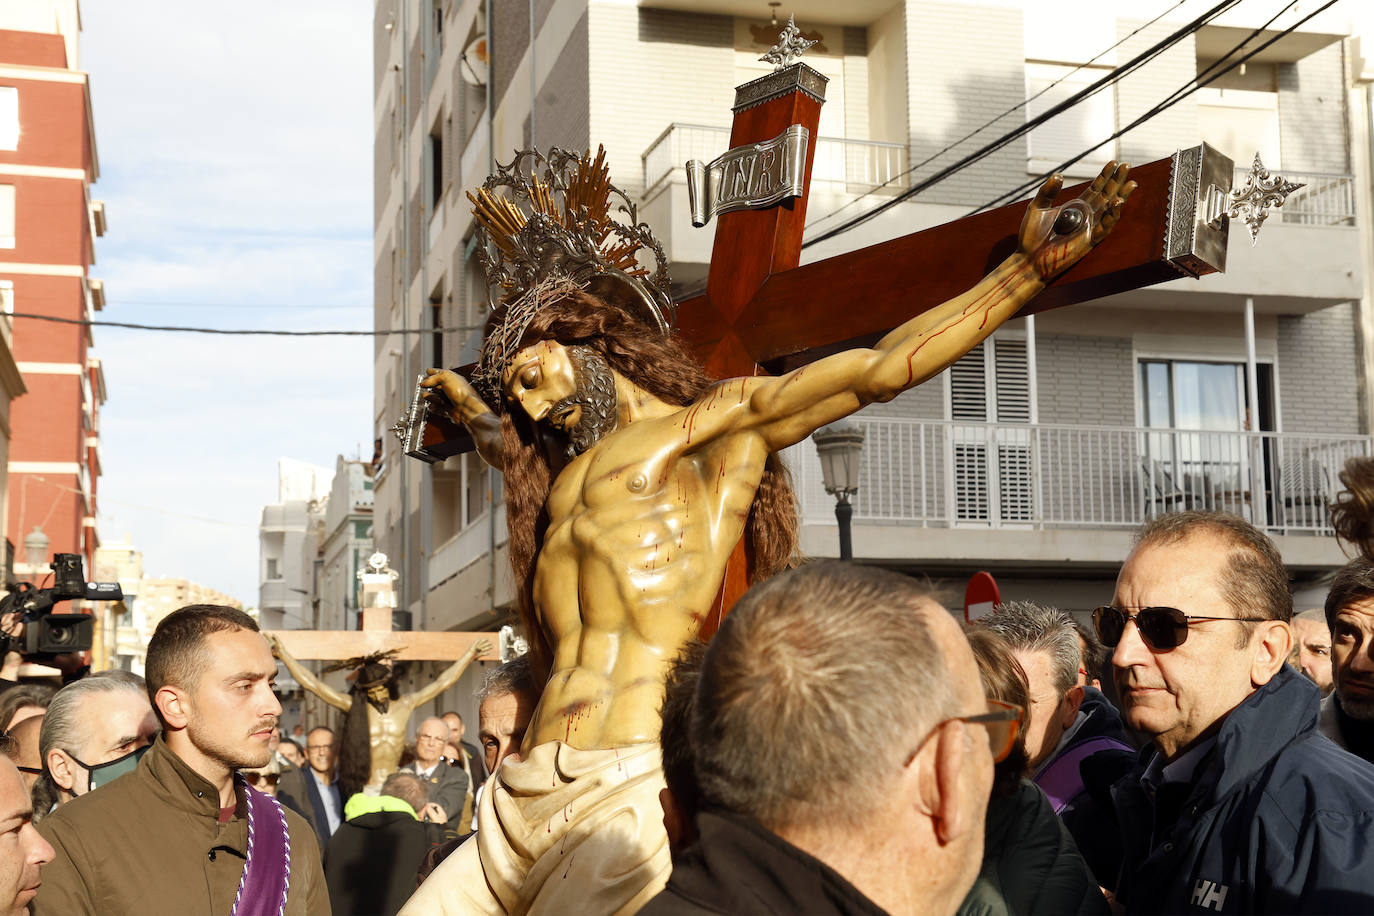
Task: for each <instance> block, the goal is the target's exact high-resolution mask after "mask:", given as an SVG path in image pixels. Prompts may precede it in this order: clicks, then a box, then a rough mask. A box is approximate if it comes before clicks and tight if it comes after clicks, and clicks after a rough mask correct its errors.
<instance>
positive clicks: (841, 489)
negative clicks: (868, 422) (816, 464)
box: [811, 423, 864, 560]
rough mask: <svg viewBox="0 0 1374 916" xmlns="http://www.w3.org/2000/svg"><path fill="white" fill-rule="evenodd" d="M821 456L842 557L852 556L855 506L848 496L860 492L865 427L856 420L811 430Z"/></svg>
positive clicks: (846, 558) (823, 477)
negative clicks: (833, 502) (837, 527)
mask: <svg viewBox="0 0 1374 916" xmlns="http://www.w3.org/2000/svg"><path fill="white" fill-rule="evenodd" d="M811 441H812V442H815V443H816V452H817V453H818V454H819V455H820V457H821V479H822V480H824V481H825V492H827V493H829V494H830V495H831V496H833V497H835V520H836V521H837V522H839V525H840V559H841V560H852V559H853V558H854V549H853V546H852V544H851V542H850V537H849V521H850V519H851V518H853V517H854V507H853V506H852V505H851V504H850V502H849V498H850V497H851V496H853V495H854V494H855V493H857V492H859V455H860V454H861V453H862V452H863V448H864V431H863V427H862V426H859V425H858V424H857V423H833V424H831V425H830V426H826V427H823V428H821V429H818V430H816V431H815V432H814V433H812V434H811Z"/></svg>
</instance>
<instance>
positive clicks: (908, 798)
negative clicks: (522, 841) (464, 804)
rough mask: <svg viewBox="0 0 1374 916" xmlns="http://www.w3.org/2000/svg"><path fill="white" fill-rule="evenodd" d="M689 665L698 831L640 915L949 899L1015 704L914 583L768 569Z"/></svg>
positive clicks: (975, 856)
mask: <svg viewBox="0 0 1374 916" xmlns="http://www.w3.org/2000/svg"><path fill="white" fill-rule="evenodd" d="M699 677H700V680H699V682H698V685H697V688H696V694H695V697H696V706H695V709H694V712H693V714H692V724H691V729H690V732H691V740H690V744H691V753H692V754H693V757H694V764H695V765H694V767H693V769H694V772H695V774H696V777H697V782H698V784H699V785H698V789H699V792H700V796H701V799H702V802H703V807H702V808H701V810H700V811H699V812H698V813H697V817H696V826H697V832H698V836H699V840H698V841H697V842H696V843H693V844H692V845H690V846H689V847H687V849H686V850H685V851H683V853H682V854H681V855H680V856H679V858H678V860H677V861H676V862H675V863H674V865H673V873H672V877H671V878H670V879H669V881H668V886H667V888H666V889H665V890H664V891H663V892H662V893H661V894H659V895H658V896H657V897H655V898H654V899H653V900H651V901H650V902H649V903H648V905H647V906H646V907H645V908H644V909H643V910H641V911H640V913H641V916H676V914H701V913H787V914H791V913H812V914H819V913H877V912H888V913H892V914H915V913H921V914H933V916H941V914H950V913H953V912H954V911H955V910H956V909H957V908H958V906H959V904H960V902H961V901H962V900H963V898H964V895H965V894H966V893H967V891H968V889H969V887H971V886H972V884H973V880H974V878H975V877H976V876H977V874H978V869H979V865H980V863H981V861H982V853H983V821H984V815H985V812H986V809H987V803H988V794H989V792H990V790H991V787H992V765H993V759H994V757H995V756H998V755H999V754H1002V755H1004V754H1005V753H1006V751H1008V750H1010V748H1011V743H1012V740H1013V739H1014V736H1015V732H1014V728H1015V726H1016V724H1017V722H1018V712H1017V711H1016V710H1012V709H1006V708H999V709H996V710H993V709H990V704H989V701H988V700H987V698H986V697H985V696H984V694H983V690H982V687H981V686H980V681H979V678H978V669H977V666H976V663H975V662H974V659H973V653H972V651H971V650H970V649H969V645H968V642H967V640H965V638H964V635H963V633H962V632H961V631H960V628H959V626H958V625H957V624H956V623H955V622H954V618H953V617H952V616H951V615H950V614H949V613H948V612H947V611H945V609H944V608H942V607H940V606H939V605H938V604H937V603H936V602H935V601H934V600H933V599H932V598H931V597H930V595H929V592H928V590H927V589H925V588H923V587H922V586H921V585H920V584H919V583H917V582H916V581H914V580H912V579H910V578H907V577H904V576H899V575H897V574H895V573H890V572H885V571H882V570H876V569H869V568H865V567H862V566H856V565H853V564H850V563H837V562H828V563H813V564H810V565H808V566H805V567H802V568H800V569H796V570H793V571H791V572H786V573H782V574H780V575H777V576H775V577H773V578H772V579H769V580H767V581H766V582H763V583H762V584H759V585H756V586H755V587H754V588H752V589H750V591H749V592H748V593H747V594H746V595H745V596H744V598H742V599H741V600H740V602H739V603H738V604H737V605H736V606H735V609H734V610H733V611H732V612H731V613H730V616H728V617H726V618H725V622H724V624H723V625H722V626H721V629H720V631H719V632H718V633H717V634H716V636H715V638H714V639H713V640H712V642H711V646H710V648H709V649H708V650H707V652H706V658H705V660H704V662H703V663H702V669H701V674H700V676H699ZM993 744H995V745H996V751H994V748H993V747H992V745H993ZM479 835H480V834H479Z"/></svg>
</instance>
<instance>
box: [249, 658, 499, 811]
mask: <svg viewBox="0 0 1374 916" xmlns="http://www.w3.org/2000/svg"><path fill="white" fill-rule="evenodd" d="M266 635H267V640H268V642H269V643H270V644H271V646H272V652H273V654H275V655H276V656H277V658H279V659H281V661H282V664H284V665H285V666H286V670H288V671H290V672H291V676H292V677H294V678H295V679H296V682H297V683H299V684H300V685H301V686H302V687H304V688H305V689H306V690H308V691H310V692H311V693H313V694H314V695H315V696H317V697H319V698H320V699H321V700H324V701H325V702H326V703H328V704H329V705H330V706H333V707H334V708H335V709H339V710H342V711H343V712H344V714H345V715H346V717H347V718H346V719H345V721H344V728H343V734H342V736H341V740H340V744H341V748H340V753H339V764H338V773H339V788H340V790H341V792H342V793H343V796H344V798H345V799H347V798H348V796H349V795H351V794H353V793H354V792H361V791H362V790H363V788H364V787H365V786H369V785H371V786H380V785H381V784H382V781H383V780H384V779H386V777H387V776H388V775H390V774H391V773H394V772H395V771H396V768H397V766H398V765H399V764H400V760H401V752H402V750H404V749H405V741H406V728H407V726H408V725H409V723H410V717H411V714H412V713H414V712H415V710H416V708H418V707H420V706H423V705H424V704H425V703H428V702H429V701H430V700H433V699H434V698H435V697H437V696H439V694H441V693H443V692H444V691H445V690H448V689H449V688H450V687H452V686H453V685H454V684H456V683H457V682H458V679H459V678H460V677H462V676H463V672H464V671H466V670H467V667H468V665H469V664H471V663H472V660H473V659H475V658H477V657H478V656H481V655H485V654H487V653H488V652H490V651H491V648H492V647H491V643H490V642H488V641H487V640H485V639H479V640H477V641H476V642H474V643H473V644H472V647H471V648H470V649H469V650H468V651H467V653H466V654H465V655H464V656H463V657H461V658H459V659H458V660H457V661H456V662H454V663H453V664H452V665H450V666H449V667H448V668H446V669H445V670H444V671H443V673H441V674H440V675H439V676H438V677H437V678H435V679H434V680H433V681H431V682H430V683H429V684H427V685H426V686H424V687H422V688H421V689H419V690H416V691H415V692H413V693H401V692H400V685H399V684H398V683H397V677H396V668H395V658H394V657H395V654H396V653H395V651H394V650H393V651H387V652H374V653H373V654H371V655H366V656H362V657H358V658H350V659H347V660H345V661H342V662H339V663H337V664H334V665H331V666H330V667H329V668H327V669H326V670H327V671H328V670H334V671H338V670H344V669H347V668H352V669H354V670H355V671H356V672H357V675H356V677H355V679H354V683H353V686H352V687H351V688H350V689H349V692H348V693H346V694H345V693H340V692H339V691H337V690H335V689H334V688H333V687H330V686H329V685H328V684H326V683H324V682H323V681H321V680H320V679H319V678H318V677H316V676H315V675H314V674H313V673H312V672H311V671H310V670H309V669H308V668H306V667H305V666H304V665H302V664H301V663H300V662H299V661H298V660H297V659H296V658H295V657H294V656H293V655H292V654H291V653H290V652H288V651H287V650H286V649H285V647H283V645H282V642H281V640H280V639H279V638H278V637H277V635H276V634H275V633H268V634H266Z"/></svg>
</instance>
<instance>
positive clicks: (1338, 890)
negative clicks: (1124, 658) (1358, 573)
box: [1112, 666, 1374, 913]
mask: <svg viewBox="0 0 1374 916" xmlns="http://www.w3.org/2000/svg"><path fill="white" fill-rule="evenodd" d="M1319 699H1320V693H1319V692H1318V690H1317V688H1316V686H1315V685H1314V684H1312V682H1311V681H1309V680H1307V679H1306V678H1305V677H1303V676H1302V675H1300V674H1297V673H1295V672H1294V671H1293V669H1292V668H1289V667H1287V666H1284V667H1283V668H1282V669H1281V670H1280V671H1279V673H1278V674H1277V675H1275V676H1274V678H1273V679H1272V680H1270V681H1269V683H1268V684H1266V685H1265V686H1263V687H1261V688H1260V689H1259V690H1257V691H1255V692H1254V693H1253V694H1251V695H1250V696H1249V697H1248V698H1247V699H1246V700H1245V701H1244V702H1243V703H1241V704H1240V705H1239V706H1237V707H1236V708H1235V709H1234V710H1233V711H1232V712H1231V713H1230V715H1228V716H1227V717H1226V721H1225V722H1224V723H1223V724H1222V726H1221V729H1220V731H1219V732H1218V733H1217V737H1216V744H1215V746H1214V747H1213V748H1212V751H1211V753H1210V754H1208V756H1207V757H1206V758H1205V759H1203V760H1202V761H1201V762H1200V763H1199V764H1198V767H1197V769H1196V770H1195V771H1194V776H1193V779H1192V781H1191V785H1190V786H1189V787H1188V788H1187V789H1186V790H1185V791H1184V793H1181V794H1180V795H1179V797H1180V798H1181V799H1182V801H1181V802H1180V803H1179V805H1180V806H1179V808H1178V811H1179V813H1178V817H1177V820H1176V821H1175V822H1174V825H1173V827H1172V828H1168V827H1167V826H1165V827H1164V828H1163V829H1162V830H1161V831H1160V833H1161V835H1160V836H1159V837H1157V838H1155V839H1153V840H1152V838H1151V833H1152V830H1153V824H1154V818H1155V814H1156V811H1155V806H1154V804H1153V803H1152V802H1151V799H1150V797H1149V796H1148V795H1147V793H1146V791H1145V789H1144V787H1143V786H1142V785H1141V783H1140V776H1141V775H1142V774H1143V773H1144V772H1145V768H1146V767H1148V765H1149V763H1150V760H1151V759H1152V758H1153V757H1154V754H1155V753H1156V751H1155V750H1153V749H1147V750H1145V751H1143V752H1142V753H1141V759H1140V765H1139V767H1138V769H1137V770H1135V771H1133V772H1132V773H1131V774H1130V775H1128V776H1127V777H1126V778H1125V779H1123V780H1122V781H1121V782H1119V783H1118V784H1117V785H1116V786H1114V787H1113V789H1112V796H1113V799H1114V801H1115V804H1116V810H1117V815H1118V817H1119V819H1120V821H1121V828H1122V840H1123V844H1124V848H1125V853H1126V857H1125V862H1126V863H1127V864H1126V866H1125V867H1124V868H1123V870H1122V874H1121V880H1120V883H1119V885H1118V887H1117V893H1116V898H1117V902H1118V903H1120V904H1123V905H1124V906H1125V908H1126V912H1128V913H1201V912H1213V913H1370V912H1374V841H1371V837H1374V769H1371V768H1370V766H1369V764H1367V763H1365V762H1364V761H1363V760H1360V759H1359V758H1358V757H1355V756H1354V755H1352V754H1348V753H1346V752H1345V751H1342V750H1341V749H1340V748H1338V747H1336V745H1334V744H1332V743H1331V741H1330V740H1329V739H1327V738H1325V737H1323V736H1322V735H1320V734H1318V733H1317V731H1316V725H1317V707H1318V701H1319ZM1159 794H1160V797H1161V798H1164V797H1165V796H1166V793H1165V792H1163V791H1161V792H1160V793H1159ZM1165 819H1167V815H1165Z"/></svg>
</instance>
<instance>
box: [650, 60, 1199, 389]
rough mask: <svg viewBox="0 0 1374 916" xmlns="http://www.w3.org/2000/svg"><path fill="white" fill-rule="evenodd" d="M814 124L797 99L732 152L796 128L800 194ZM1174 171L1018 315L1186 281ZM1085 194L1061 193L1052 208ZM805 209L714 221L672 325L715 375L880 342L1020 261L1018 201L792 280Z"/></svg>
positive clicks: (787, 365) (764, 111)
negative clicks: (1174, 242)
mask: <svg viewBox="0 0 1374 916" xmlns="http://www.w3.org/2000/svg"><path fill="white" fill-rule="evenodd" d="M793 66H794V67H798V66H804V65H802V64H794V65H793ZM789 69H790V68H789ZM778 75H780V74H774V76H778ZM765 79H768V77H765ZM744 88H745V87H741V91H743V90H744ZM819 120H820V103H819V102H818V101H816V100H815V99H814V98H813V97H811V96H810V95H808V94H807V93H806V92H804V91H803V90H801V89H796V90H794V91H792V92H789V93H786V94H783V95H781V96H779V97H775V98H770V99H768V100H767V101H764V102H763V103H761V104H756V105H754V106H753V107H748V108H745V109H743V110H737V112H736V115H735V121H734V128H733V130H732V132H731V135H730V146H731V148H732V149H733V148H735V147H739V146H742V145H745V144H749V143H759V142H763V141H765V140H768V139H771V138H772V137H774V136H776V135H777V134H778V133H780V132H781V131H782V130H784V129H785V128H787V127H788V126H789V125H791V124H802V125H804V126H805V127H806V128H807V130H808V131H809V133H810V137H811V149H810V150H809V151H808V154H807V160H806V184H807V187H808V189H809V186H810V181H811V166H812V163H813V161H814V154H815V143H816V127H817V124H818V122H819ZM1171 166H1172V160H1171V159H1160V160H1158V161H1156V162H1151V163H1149V164H1147V165H1144V166H1140V167H1137V168H1134V169H1132V171H1131V178H1133V179H1134V180H1135V181H1136V182H1138V184H1139V188H1138V189H1137V190H1136V192H1135V193H1134V194H1133V195H1132V196H1131V201H1130V203H1129V205H1128V206H1127V208H1126V211H1125V215H1124V216H1123V218H1122V220H1121V221H1120V222H1119V223H1118V224H1117V227H1116V228H1115V230H1113V232H1112V234H1111V235H1110V236H1108V238H1107V239H1106V240H1105V241H1104V242H1103V243H1102V244H1101V245H1099V246H1098V247H1097V248H1095V249H1094V250H1093V251H1092V252H1091V253H1090V254H1089V255H1088V256H1087V257H1086V258H1084V259H1083V260H1082V261H1080V262H1079V263H1078V264H1077V265H1075V266H1074V267H1073V268H1072V269H1071V270H1069V271H1067V272H1066V273H1064V274H1062V275H1061V276H1059V277H1058V278H1056V279H1055V280H1054V281H1053V282H1052V283H1051V284H1050V285H1049V286H1048V287H1047V288H1046V289H1045V291H1044V292H1042V293H1041V294H1040V296H1039V297H1037V298H1036V299H1035V300H1034V301H1033V302H1032V303H1031V304H1030V305H1029V306H1028V307H1027V309H1026V313H1027V314H1029V313H1032V312H1038V311H1044V310H1045V309H1051V308H1058V307H1060V306H1065V305H1072V304H1074V303H1078V302H1086V301H1088V300H1091V299H1098V298H1101V297H1103V296H1108V295H1111V294H1113V293H1119V292H1124V291H1125V290H1129V289H1138V288H1140V287H1142V286H1149V285H1151V284H1154V283H1161V282H1164V281H1166V280H1176V279H1178V278H1179V277H1180V276H1184V274H1183V273H1182V272H1180V270H1179V269H1178V268H1176V267H1174V266H1173V264H1171V263H1170V262H1169V261H1168V260H1166V259H1165V257H1164V246H1165V228H1166V223H1167V214H1168V212H1169V206H1170V177H1171ZM1085 187H1086V184H1079V185H1075V186H1073V187H1070V188H1066V189H1064V190H1063V191H1062V192H1061V194H1060V195H1059V197H1058V198H1057V200H1056V202H1057V203H1062V202H1064V201H1067V200H1071V199H1072V198H1074V197H1077V196H1078V195H1079V194H1080V193H1081V192H1082V190H1083V189H1084V188H1085ZM806 207H807V197H806V196H802V197H801V198H798V199H796V200H795V201H793V202H792V204H791V206H790V207H773V208H772V209H768V210H740V211H736V212H732V213H725V214H723V215H721V216H720V217H718V219H719V220H720V223H719V225H718V226H717V228H716V239H715V247H714V250H713V251H712V256H711V267H710V273H709V275H708V277H707V283H706V293H705V295H702V296H698V297H696V298H694V299H690V300H687V301H686V302H683V303H681V305H680V306H679V307H678V314H677V323H678V330H679V333H680V334H681V335H682V336H683V338H685V340H686V341H687V342H688V343H689V344H690V346H691V347H692V348H693V349H694V350H695V352H696V354H697V356H698V358H700V359H701V360H702V361H703V362H704V363H705V364H706V367H707V369H708V371H710V372H711V374H712V375H714V376H716V377H719V378H729V377H733V376H738V375H751V374H754V372H755V371H756V367H758V368H762V369H764V370H765V371H769V372H774V373H776V372H778V371H783V370H787V369H791V368H795V367H796V366H798V365H802V364H804V363H807V362H810V361H812V360H814V359H817V358H819V357H821V356H824V355H826V354H827V353H832V352H835V351H837V350H841V349H845V348H847V347H851V346H857V345H861V344H865V343H871V342H872V341H875V340H877V339H878V338H880V337H881V336H882V335H883V334H885V333H887V332H888V331H890V330H892V329H893V328H894V327H896V326H897V325H899V324H902V323H903V322H905V321H907V320H908V319H910V318H911V317H913V316H914V315H917V314H919V313H921V312H923V311H925V310H927V309H929V308H932V307H934V306H936V305H939V304H940V303H942V302H945V301H947V300H949V299H952V298H954V297H955V296H957V295H959V294H960V293H962V292H964V291H965V290H967V289H968V288H969V287H971V286H973V285H974V284H975V283H977V282H978V281H979V280H980V279H982V278H983V277H984V276H985V275H986V274H987V273H988V272H989V271H991V270H992V269H993V268H994V267H996V266H997V264H999V263H1001V261H1002V260H1004V259H1005V258H1006V257H1007V255H1009V254H1011V252H1013V251H1014V250H1015V249H1016V239H1017V234H1018V231H1019V229H1020V226H1021V218H1022V217H1023V216H1024V215H1025V212H1026V202H1025V201H1022V202H1020V203H1014V204H1009V205H1007V206H1005V207H1001V208H999V209H997V210H991V211H988V212H986V213H980V214H978V215H975V216H969V217H965V218H963V219H959V220H955V221H954V222H951V223H946V224H945V225H942V226H937V227H934V228H931V229H926V230H923V231H921V232H915V233H912V234H910V235H905V236H902V237H901V238H896V239H892V240H890V241H886V242H881V243H879V244H876V245H871V246H869V247H867V248H862V249H858V250H856V251H852V252H848V253H846V254H842V255H837V256H836V257H832V258H829V259H826V260H824V261H818V262H815V263H812V264H808V265H806V266H805V267H798V266H797V265H798V264H799V263H800V259H801V243H802V230H803V227H804V226H805V223H806ZM1199 272H1209V271H1207V270H1206V269H1205V268H1204V269H1203V270H1202V271H1199Z"/></svg>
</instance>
